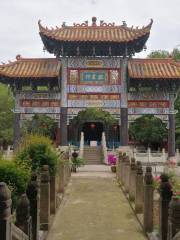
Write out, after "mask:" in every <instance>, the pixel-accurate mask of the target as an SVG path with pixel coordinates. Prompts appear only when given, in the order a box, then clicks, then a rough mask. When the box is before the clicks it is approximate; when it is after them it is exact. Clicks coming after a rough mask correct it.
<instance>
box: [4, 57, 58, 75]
mask: <svg viewBox="0 0 180 240" xmlns="http://www.w3.org/2000/svg"><path fill="white" fill-rule="evenodd" d="M60 66H61V63H60V62H59V61H58V60H57V59H56V58H22V57H21V56H20V55H18V56H17V57H16V61H14V62H10V63H8V64H3V65H0V76H1V77H9V78H56V77H58V76H59V71H60Z"/></svg>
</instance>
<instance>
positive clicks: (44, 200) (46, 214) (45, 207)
mask: <svg viewBox="0 0 180 240" xmlns="http://www.w3.org/2000/svg"><path fill="white" fill-rule="evenodd" d="M49 182H50V177H49V166H48V165H44V166H43V167H42V170H41V183H40V229H41V230H44V231H47V230H48V229H49V220H50V183H49Z"/></svg>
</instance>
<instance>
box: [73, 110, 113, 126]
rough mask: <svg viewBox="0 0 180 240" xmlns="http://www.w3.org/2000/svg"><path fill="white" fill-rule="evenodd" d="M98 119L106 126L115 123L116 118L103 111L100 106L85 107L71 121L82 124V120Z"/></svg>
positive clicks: (78, 124)
mask: <svg viewBox="0 0 180 240" xmlns="http://www.w3.org/2000/svg"><path fill="white" fill-rule="evenodd" d="M90 121H100V122H103V123H104V124H105V125H106V126H111V125H113V124H117V120H116V119H115V118H114V117H113V116H112V115H111V114H110V113H109V112H107V111H103V110H102V109H101V108H87V109H86V110H83V111H81V112H79V113H78V115H77V116H76V117H75V118H74V119H73V120H72V123H73V124H74V125H76V126H80V125H82V124H83V123H84V122H90Z"/></svg>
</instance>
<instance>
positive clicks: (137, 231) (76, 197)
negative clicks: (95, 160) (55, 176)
mask: <svg viewBox="0 0 180 240" xmlns="http://www.w3.org/2000/svg"><path fill="white" fill-rule="evenodd" d="M114 177H115V175H114V174H112V173H111V172H110V169H109V167H107V166H85V167H84V168H81V169H80V171H79V172H77V173H75V174H73V176H72V179H71V182H70V183H69V186H68V188H67V191H66V195H65V197H64V201H63V204H62V205H61V207H60V209H59V210H58V213H57V214H56V217H55V220H54V223H53V225H52V228H51V230H50V232H49V234H48V238H47V240H130V239H133V240H145V239H146V237H145V236H144V235H143V233H142V231H141V228H140V225H139V223H138V222H137V220H136V218H135V216H134V214H133V212H132V210H131V208H130V206H129V204H128V202H127V200H126V199H125V197H124V195H123V194H122V192H121V190H120V188H119V187H118V186H117V184H116V181H115V179H114Z"/></svg>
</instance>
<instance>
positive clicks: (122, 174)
mask: <svg viewBox="0 0 180 240" xmlns="http://www.w3.org/2000/svg"><path fill="white" fill-rule="evenodd" d="M125 164H126V153H123V157H122V163H121V169H120V172H121V184H122V185H124V181H125Z"/></svg>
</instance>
